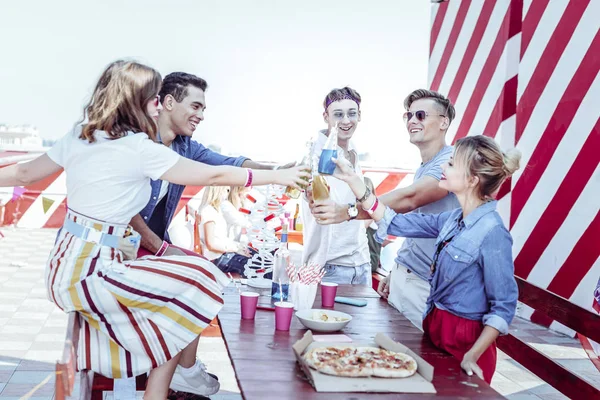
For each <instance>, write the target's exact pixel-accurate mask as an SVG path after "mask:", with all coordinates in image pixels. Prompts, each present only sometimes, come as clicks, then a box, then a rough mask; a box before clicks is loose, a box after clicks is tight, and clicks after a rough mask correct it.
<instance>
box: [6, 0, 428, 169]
mask: <svg viewBox="0 0 600 400" xmlns="http://www.w3.org/2000/svg"><path fill="white" fill-rule="evenodd" d="M430 7H431V5H430V3H429V1H425V0H419V1H414V0H371V1H365V0H346V1H337V0H330V1H319V0H304V1H298V2H289V1H275V0H262V1H261V0H229V1H228V0H219V1H217V0H213V1H207V0H196V1H184V0H179V1H170V2H164V1H158V0H144V1H139V0H129V1H123V0H104V1H102V2H98V1H90V0H76V1H75V0H57V1H52V2H48V1H43V0H39V1H31V0H29V1H28V0H21V1H18V2H17V1H8V0H0V15H2V24H0V51H1V52H2V53H1V54H2V55H1V59H2V61H1V62H0V93H1V94H2V96H0V123H6V124H32V125H34V126H36V127H37V128H38V129H39V130H40V133H41V135H42V136H43V137H44V138H58V137H60V136H62V135H64V134H65V133H66V132H67V131H68V130H69V129H70V128H71V127H72V126H73V124H74V122H76V121H77V120H78V119H79V118H80V116H81V113H82V107H83V105H84V104H85V102H86V101H87V100H88V99H89V96H90V94H91V91H92V89H93V87H94V85H95V83H96V80H97V79H98V77H99V75H100V73H101V72H102V70H103V68H104V67H105V66H106V65H107V64H108V63H110V62H111V61H113V60H115V59H118V58H124V57H125V58H133V59H135V60H137V61H141V62H144V63H147V64H148V65H150V66H152V67H154V68H156V69H158V70H159V71H160V72H161V73H162V74H163V76H164V75H166V74H168V73H169V72H173V71H185V72H189V73H193V74H195V75H198V76H201V77H203V78H204V79H206V80H207V81H208V84H209V87H208V89H207V92H206V100H207V110H206V113H205V121H204V122H202V123H201V124H200V125H199V127H198V129H197V130H196V133H195V135H194V139H196V140H198V141H200V142H201V143H203V144H205V145H209V144H215V145H218V146H220V147H221V149H222V152H224V153H228V154H235V155H238V154H242V155H245V156H248V157H250V158H252V159H255V160H264V161H277V162H287V161H290V160H299V159H300V158H301V157H302V154H303V151H304V143H305V142H306V141H307V140H309V139H310V138H311V137H313V136H315V134H316V133H317V132H318V130H320V129H323V128H325V124H324V122H323V116H322V112H323V109H322V102H323V99H324V97H325V95H326V94H327V93H328V92H329V90H331V89H332V88H335V87H343V86H346V85H348V86H351V87H353V88H354V89H356V90H357V91H358V92H359V93H360V94H361V96H362V98H363V102H362V106H361V108H362V121H361V122H360V124H359V127H358V129H357V131H356V133H355V136H354V142H355V144H356V147H357V149H358V151H359V152H361V153H362V152H369V153H370V155H371V159H372V160H373V161H371V162H370V163H369V164H377V165H380V166H394V167H412V168H414V167H416V165H418V162H419V160H420V158H419V154H418V152H417V150H416V148H415V147H414V146H412V145H411V144H410V143H409V141H408V133H407V132H406V129H405V127H404V123H403V121H402V114H403V113H404V108H403V106H402V101H403V99H404V97H405V96H406V95H407V94H408V93H410V92H411V91H412V90H413V89H416V88H419V87H425V86H426V83H427V60H428V47H429V25H430Z"/></svg>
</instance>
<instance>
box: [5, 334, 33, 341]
mask: <svg viewBox="0 0 600 400" xmlns="http://www.w3.org/2000/svg"><path fill="white" fill-rule="evenodd" d="M35 338H36V334H35V333H0V342H5V341H6V342H33V341H34V339H35Z"/></svg>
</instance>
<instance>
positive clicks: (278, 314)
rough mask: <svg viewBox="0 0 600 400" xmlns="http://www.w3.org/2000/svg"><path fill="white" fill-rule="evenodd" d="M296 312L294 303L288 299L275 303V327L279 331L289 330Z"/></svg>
mask: <svg viewBox="0 0 600 400" xmlns="http://www.w3.org/2000/svg"><path fill="white" fill-rule="evenodd" d="M293 314H294V304H292V303H290V302H288V301H278V302H276V303H275V329H276V330H278V331H289V330H290V325H291V323H292V315H293Z"/></svg>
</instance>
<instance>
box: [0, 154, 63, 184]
mask: <svg viewBox="0 0 600 400" xmlns="http://www.w3.org/2000/svg"><path fill="white" fill-rule="evenodd" d="M61 169H62V167H61V166H60V165H58V164H57V163H55V162H54V161H52V159H51V158H50V157H48V155H47V154H44V155H41V156H39V157H38V158H36V159H35V160H32V161H29V162H26V163H21V164H13V165H9V166H8V167H4V168H0V187H6V186H29V185H32V184H34V183H36V182H38V181H41V180H42V179H44V178H46V177H48V176H50V175H52V174H54V173H56V172H58V171H60V170H61Z"/></svg>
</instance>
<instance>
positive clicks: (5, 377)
mask: <svg viewBox="0 0 600 400" xmlns="http://www.w3.org/2000/svg"><path fill="white" fill-rule="evenodd" d="M14 373H15V371H14V370H9V371H0V383H7V382H8V381H10V377H11V376H13V374H14Z"/></svg>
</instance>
